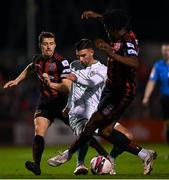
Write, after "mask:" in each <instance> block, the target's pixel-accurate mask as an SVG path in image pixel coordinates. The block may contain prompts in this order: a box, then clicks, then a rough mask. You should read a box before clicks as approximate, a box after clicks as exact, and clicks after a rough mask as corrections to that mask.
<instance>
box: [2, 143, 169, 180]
mask: <svg viewBox="0 0 169 180" xmlns="http://www.w3.org/2000/svg"><path fill="white" fill-rule="evenodd" d="M144 147H145V148H148V149H155V150H156V151H157V154H158V156H157V159H156V160H155V162H154V168H153V171H152V173H151V175H149V176H144V175H142V174H143V165H142V162H141V160H140V159H139V158H138V157H137V156H134V155H131V154H129V153H127V152H125V153H123V154H122V155H121V156H119V158H117V160H116V172H117V175H115V176H110V175H92V174H91V172H89V174H88V175H84V176H75V175H73V171H74V168H75V165H76V160H75V159H76V154H75V155H74V156H73V158H72V159H71V160H70V161H69V162H67V163H66V164H64V165H62V166H60V167H50V166H48V164H47V159H48V158H49V157H50V156H51V155H54V154H55V153H57V152H58V151H59V150H61V151H63V150H65V149H66V148H67V146H60V145H59V146H55V147H48V146H46V149H45V151H44V154H43V158H42V164H41V170H42V174H41V176H35V175H34V174H32V173H31V172H29V171H27V170H26V169H25V167H24V162H25V161H26V160H31V158H32V152H31V147H15V146H12V147H2V146H1V148H0V178H2V179H36V178H38V179H118V178H120V179H127V178H129V179H143V178H147V179H164V178H165V179H169V146H168V145H166V144H144ZM106 149H107V150H110V149H111V146H106ZM96 154H97V153H96V152H95V150H94V149H92V148H90V149H89V152H88V155H87V157H86V165H87V166H88V167H89V162H90V160H91V158H92V157H93V156H95V155H96Z"/></svg>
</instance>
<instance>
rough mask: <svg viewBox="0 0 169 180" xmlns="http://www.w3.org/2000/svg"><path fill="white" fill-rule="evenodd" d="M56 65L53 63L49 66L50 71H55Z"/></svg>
mask: <svg viewBox="0 0 169 180" xmlns="http://www.w3.org/2000/svg"><path fill="white" fill-rule="evenodd" d="M55 66H56V65H55V63H51V64H49V71H52V72H53V71H54V69H55Z"/></svg>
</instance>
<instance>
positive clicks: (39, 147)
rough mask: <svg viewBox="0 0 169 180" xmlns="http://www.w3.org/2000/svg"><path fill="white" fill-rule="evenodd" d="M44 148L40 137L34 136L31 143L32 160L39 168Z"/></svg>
mask: <svg viewBox="0 0 169 180" xmlns="http://www.w3.org/2000/svg"><path fill="white" fill-rule="evenodd" d="M44 146H45V143H44V138H43V137H42V136H39V135H36V136H35V137H34V141H33V160H34V162H35V163H37V164H38V165H39V166H40V162H41V157H42V153H43V150H44Z"/></svg>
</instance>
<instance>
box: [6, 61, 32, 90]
mask: <svg viewBox="0 0 169 180" xmlns="http://www.w3.org/2000/svg"><path fill="white" fill-rule="evenodd" d="M32 70H33V65H32V63H30V64H29V65H28V66H27V67H26V68H25V69H24V70H23V71H22V72H21V74H20V75H19V76H18V77H17V78H16V79H14V80H11V81H8V82H7V83H6V84H5V85H4V86H3V88H11V87H13V86H17V85H18V84H19V83H20V82H21V81H23V80H24V79H25V78H26V77H27V76H28V75H29V74H31V73H32Z"/></svg>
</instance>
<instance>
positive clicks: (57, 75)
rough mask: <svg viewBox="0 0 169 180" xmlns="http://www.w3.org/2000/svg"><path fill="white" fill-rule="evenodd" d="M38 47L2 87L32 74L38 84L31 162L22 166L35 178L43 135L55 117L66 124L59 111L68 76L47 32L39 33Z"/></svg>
mask: <svg viewBox="0 0 169 180" xmlns="http://www.w3.org/2000/svg"><path fill="white" fill-rule="evenodd" d="M39 47H40V50H41V54H39V55H36V56H34V57H33V60H32V62H31V63H30V64H29V65H28V66H27V67H26V68H25V69H24V70H23V71H22V72H21V74H20V75H19V76H18V77H17V78H16V79H14V80H12V81H9V82H7V83H6V84H5V85H4V88H10V87H13V86H17V85H19V83H20V82H21V81H23V80H24V79H25V78H26V77H28V76H29V75H31V74H32V73H33V72H34V73H36V75H37V76H38V80H39V82H40V98H39V102H38V105H37V108H36V111H35V115H34V126H35V137H34V140H33V149H32V150H33V160H34V161H33V162H31V161H27V162H26V163H25V166H26V168H27V169H28V170H30V171H32V172H33V173H34V174H35V175H40V174H41V169H40V162H41V156H42V153H43V150H44V145H45V142H44V136H45V134H46V132H47V129H48V127H49V126H50V125H51V123H52V122H53V121H54V119H55V118H60V119H62V120H63V121H64V122H65V123H67V122H68V121H67V120H66V119H64V118H63V116H62V109H63V108H64V107H65V105H66V103H67V94H68V92H69V86H70V81H69V80H68V79H66V78H65V77H66V75H67V74H69V72H70V69H69V62H68V61H67V60H66V59H65V58H63V57H62V56H60V55H59V54H58V53H57V52H56V51H55V47H56V38H55V35H54V34H53V33H51V32H42V33H41V34H40V35H39ZM45 74H47V75H48V76H49V78H50V81H51V82H53V83H55V87H54V88H51V87H49V86H48V84H47V83H46V82H45V78H44V76H45Z"/></svg>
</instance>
